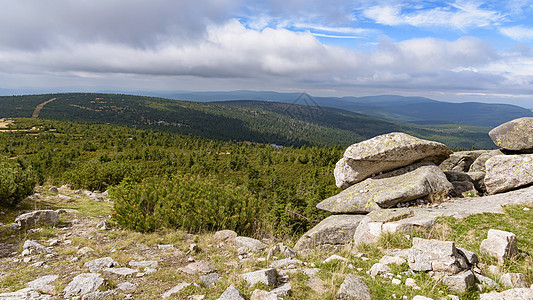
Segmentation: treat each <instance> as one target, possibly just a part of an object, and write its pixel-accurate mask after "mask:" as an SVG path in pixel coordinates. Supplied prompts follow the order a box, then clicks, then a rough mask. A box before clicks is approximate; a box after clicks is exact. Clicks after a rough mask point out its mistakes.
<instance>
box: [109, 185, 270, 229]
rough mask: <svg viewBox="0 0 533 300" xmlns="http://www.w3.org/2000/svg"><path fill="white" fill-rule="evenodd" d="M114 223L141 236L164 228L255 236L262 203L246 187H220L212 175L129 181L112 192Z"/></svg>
mask: <svg viewBox="0 0 533 300" xmlns="http://www.w3.org/2000/svg"><path fill="white" fill-rule="evenodd" d="M111 197H112V198H113V199H114V200H115V203H114V208H115V214H114V218H115V220H116V221H117V223H118V224H119V225H121V226H122V227H126V228H130V229H134V230H137V231H141V232H146V231H153V230H155V229H160V228H161V227H167V228H181V229H184V230H187V231H188V232H199V231H203V230H209V231H214V230H219V229H231V230H235V231H236V232H238V233H240V234H248V235H251V234H253V230H254V229H256V228H254V226H253V225H254V224H255V223H258V221H257V220H256V216H258V215H264V213H260V209H261V207H262V205H261V203H260V202H259V201H257V199H256V198H255V197H254V196H253V195H252V194H251V193H250V192H248V190H247V189H246V188H241V187H235V186H232V185H224V184H220V183H219V182H218V180H216V178H212V177H211V176H207V177H200V176H174V177H172V178H149V179H146V180H143V181H142V182H140V183H135V182H131V181H129V180H127V179H126V180H124V181H123V182H122V183H121V184H120V185H119V186H118V187H116V188H114V189H113V190H112V191H111Z"/></svg>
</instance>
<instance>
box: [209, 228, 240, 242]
mask: <svg viewBox="0 0 533 300" xmlns="http://www.w3.org/2000/svg"><path fill="white" fill-rule="evenodd" d="M236 237H237V233H236V232H235V231H233V230H219V231H217V232H215V234H214V235H213V238H214V239H215V240H216V241H218V242H224V243H233V241H234V240H235V238H236Z"/></svg>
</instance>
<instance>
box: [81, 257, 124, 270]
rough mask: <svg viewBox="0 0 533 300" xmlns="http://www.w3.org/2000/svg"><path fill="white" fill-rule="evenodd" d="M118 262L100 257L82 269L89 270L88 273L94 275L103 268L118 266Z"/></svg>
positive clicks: (87, 263)
mask: <svg viewBox="0 0 533 300" xmlns="http://www.w3.org/2000/svg"><path fill="white" fill-rule="evenodd" d="M118 265H119V264H118V262H116V261H115V260H114V259H112V258H111V257H102V258H98V259H95V260H91V261H88V262H86V263H85V264H83V266H84V267H86V268H89V272H91V273H96V272H100V271H101V270H103V269H105V268H111V267H116V266H118Z"/></svg>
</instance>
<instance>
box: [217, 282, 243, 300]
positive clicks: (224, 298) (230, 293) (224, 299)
mask: <svg viewBox="0 0 533 300" xmlns="http://www.w3.org/2000/svg"><path fill="white" fill-rule="evenodd" d="M218 300H245V299H244V295H243V294H242V293H241V291H239V289H238V288H236V287H235V286H233V285H230V286H229V287H228V288H227V289H226V290H225V291H224V293H222V295H220V297H218Z"/></svg>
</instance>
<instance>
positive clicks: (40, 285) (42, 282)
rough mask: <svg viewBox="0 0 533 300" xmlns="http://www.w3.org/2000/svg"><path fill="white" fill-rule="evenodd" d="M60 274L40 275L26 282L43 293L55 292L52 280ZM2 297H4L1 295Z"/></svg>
mask: <svg viewBox="0 0 533 300" xmlns="http://www.w3.org/2000/svg"><path fill="white" fill-rule="evenodd" d="M58 277H59V276H58V275H47V276H42V277H39V278H37V279H35V280H32V281H30V282H28V283H26V286H27V287H28V288H30V289H32V290H35V291H38V292H41V293H48V294H51V293H53V292H54V290H55V287H54V286H53V285H50V282H52V281H55V280H56V279H57V278H58ZM0 299H3V298H2V297H0Z"/></svg>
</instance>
